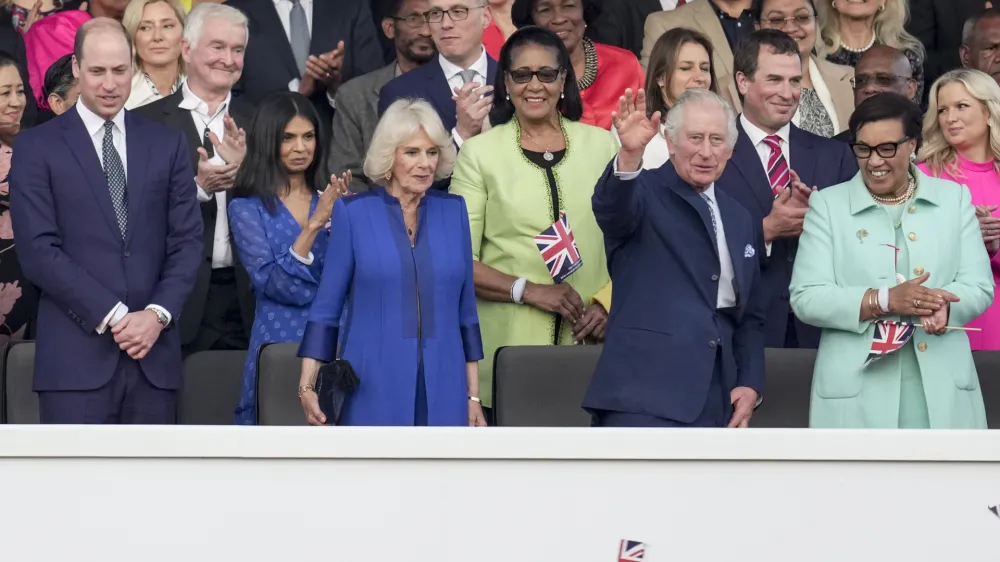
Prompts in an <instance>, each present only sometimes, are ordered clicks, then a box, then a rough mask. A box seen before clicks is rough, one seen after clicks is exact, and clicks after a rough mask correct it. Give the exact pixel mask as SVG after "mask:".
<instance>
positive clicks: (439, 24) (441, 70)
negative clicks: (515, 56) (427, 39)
mask: <svg viewBox="0 0 1000 562" xmlns="http://www.w3.org/2000/svg"><path fill="white" fill-rule="evenodd" d="M424 16H425V17H426V18H427V23H428V24H430V28H431V37H432V38H433V39H434V45H435V46H436V47H437V50H438V53H439V54H438V57H437V62H435V61H430V62H428V63H427V64H424V65H423V66H421V67H419V68H415V69H413V70H411V71H410V72H407V73H406V74H403V75H401V76H398V77H396V78H394V79H393V80H391V81H390V82H389V83H388V84H386V85H385V86H383V87H382V91H381V92H380V93H379V98H378V114H379V116H381V115H382V114H383V113H385V110H386V109H387V108H388V107H389V106H390V105H392V102H394V101H396V100H398V99H401V98H422V99H424V100H427V101H428V102H429V103H430V104H431V105H432V106H434V109H435V110H437V113H438V116H439V117H440V118H441V122H442V123H444V126H445V128H446V129H449V130H450V131H451V134H452V137H453V138H454V139H455V143H456V144H457V145H458V147H459V148H461V147H462V142H464V141H466V140H468V139H470V138H472V137H474V136H476V135H478V134H479V133H480V132H482V130H483V122H484V121H485V119H486V116H487V115H489V112H490V108H491V107H492V106H493V95H492V92H493V86H491V85H490V84H492V83H493V74H494V73H495V72H496V61H495V60H493V59H491V58H490V57H489V56H488V55H487V54H486V49H485V48H483V30H484V29H486V28H487V27H489V25H490V21H491V15H490V7H489V5H488V3H487V0H431V2H430V10H429V11H428V12H427V13H425V14H424Z"/></svg>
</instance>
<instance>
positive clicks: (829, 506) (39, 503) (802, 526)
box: [0, 426, 1000, 562]
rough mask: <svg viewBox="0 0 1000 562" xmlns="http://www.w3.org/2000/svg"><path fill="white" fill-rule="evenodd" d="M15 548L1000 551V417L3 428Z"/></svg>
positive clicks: (887, 560) (404, 555) (613, 554)
mask: <svg viewBox="0 0 1000 562" xmlns="http://www.w3.org/2000/svg"><path fill="white" fill-rule="evenodd" d="M0 486H2V490H3V491H2V495H0V499H2V503H0V560H3V561H12V562H14V561H16V562H33V561H40V562H41V561H44V562H87V561H95V562H97V561H100V562H126V561H127V562H159V561H164V562H182V561H183V562H189V561H191V562H194V561H211V562H224V561H239V562H257V561H262V562H263V561H267V562H278V561H281V562H284V561H290V562H312V561H317V562H319V561H322V562H342V561H344V562H348V561H349V562H362V561H363V562H378V561H393V562H617V560H618V547H619V541H620V540H622V539H629V540H637V541H643V542H645V543H647V544H648V549H647V551H646V558H645V560H648V561H650V562H668V561H670V562H676V561H685V562H702V561H715V560H718V561H724V562H744V561H758V560H759V561H763V562H771V561H795V562H820V561H831V562H832V561H837V562H846V561H851V562H855V561H867V560H871V561H879V562H882V561H884V562H896V561H908V562H910V561H918V560H926V561H934V562H952V561H972V560H977V561H978V560H1000V554H998V553H1000V517H998V516H997V515H994V514H993V513H992V512H991V511H990V509H989V507H990V506H996V505H998V504H1000V432H993V431H978V432H959V431H951V432H944V431H893V432H874V431H871V432H868V431H821V430H753V429H751V430H737V431H733V430H729V431H726V430H599V429H579V430H577V429H499V428H490V429H393V428H385V429H381V428H264V427H260V428H238V427H152V428H148V427H55V426H0Z"/></svg>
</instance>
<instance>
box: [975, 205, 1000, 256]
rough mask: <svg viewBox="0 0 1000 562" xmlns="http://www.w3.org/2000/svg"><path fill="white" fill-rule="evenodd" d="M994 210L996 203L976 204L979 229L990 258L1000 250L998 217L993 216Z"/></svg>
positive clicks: (999, 219)
mask: <svg viewBox="0 0 1000 562" xmlns="http://www.w3.org/2000/svg"><path fill="white" fill-rule="evenodd" d="M996 210H997V206H996V205H988V206H987V205H976V218H977V219H979V230H981V231H982V233H983V242H984V243H985V244H986V250H987V251H988V252H989V254H990V257H991V258H992V257H993V256H995V255H996V254H997V252H998V251H1000V217H994V216H993V211H996Z"/></svg>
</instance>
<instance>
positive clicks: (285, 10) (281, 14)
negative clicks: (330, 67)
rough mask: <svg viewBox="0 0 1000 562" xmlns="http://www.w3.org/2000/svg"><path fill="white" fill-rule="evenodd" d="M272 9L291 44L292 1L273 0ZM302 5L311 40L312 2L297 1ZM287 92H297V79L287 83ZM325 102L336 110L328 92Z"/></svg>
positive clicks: (309, 0) (305, 0)
mask: <svg viewBox="0 0 1000 562" xmlns="http://www.w3.org/2000/svg"><path fill="white" fill-rule="evenodd" d="M273 1H274V8H275V9H276V10H277V11H278V19H280V20H281V27H282V28H283V29H284V30H285V38H287V39H288V43H289V45H290V44H291V43H292V6H293V4H292V0H273ZM299 3H300V4H302V9H303V10H305V12H306V26H308V27H309V39H310V41H311V40H312V32H313V10H312V7H313V3H312V0H299ZM288 90H289V91H290V92H298V91H299V79H298V78H292V80H291V81H290V82H289V83H288ZM326 101H328V102H330V107H334V108H336V107H337V106H336V105H335V104H334V103H333V96H331V95H330V92H327V93H326Z"/></svg>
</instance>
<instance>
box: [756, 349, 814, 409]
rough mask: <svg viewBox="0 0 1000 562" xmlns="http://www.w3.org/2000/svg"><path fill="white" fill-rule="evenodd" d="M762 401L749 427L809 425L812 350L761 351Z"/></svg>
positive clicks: (812, 363)
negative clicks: (763, 371)
mask: <svg viewBox="0 0 1000 562" xmlns="http://www.w3.org/2000/svg"><path fill="white" fill-rule="evenodd" d="M765 353H766V359H765V369H766V371H765V373H766V378H765V382H764V401H763V402H762V403H761V405H760V407H759V408H757V411H756V412H754V414H753V418H751V420H750V425H751V426H752V427H793V428H794V427H798V428H803V427H809V400H810V396H811V394H810V393H811V389H812V374H813V366H814V365H815V364H816V350H815V349H770V348H769V349H767V350H765Z"/></svg>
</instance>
